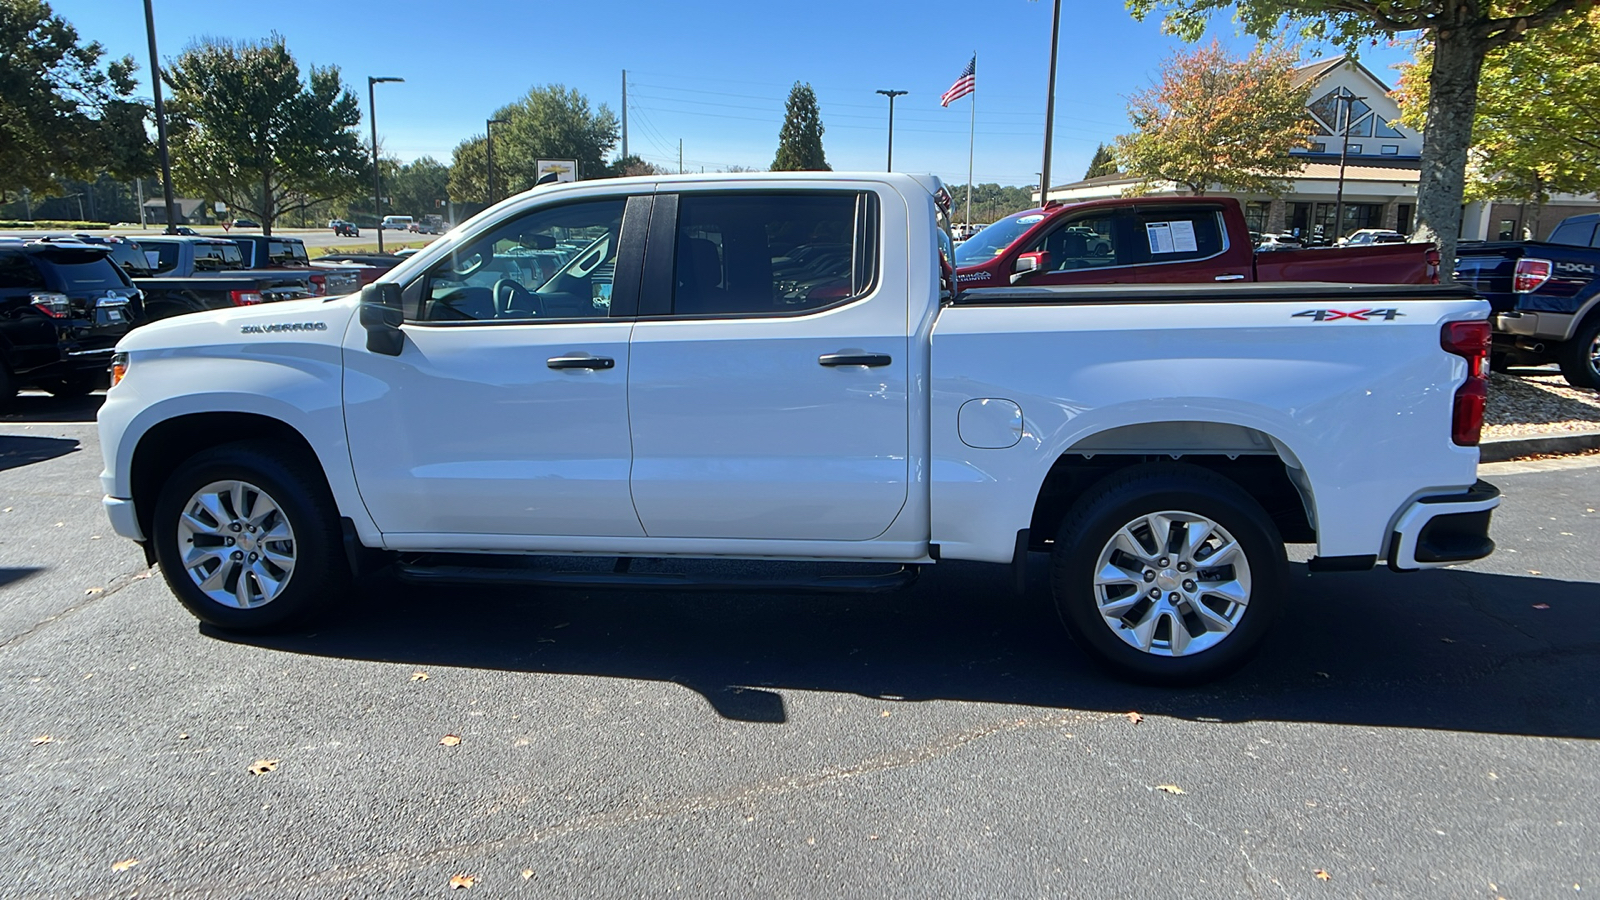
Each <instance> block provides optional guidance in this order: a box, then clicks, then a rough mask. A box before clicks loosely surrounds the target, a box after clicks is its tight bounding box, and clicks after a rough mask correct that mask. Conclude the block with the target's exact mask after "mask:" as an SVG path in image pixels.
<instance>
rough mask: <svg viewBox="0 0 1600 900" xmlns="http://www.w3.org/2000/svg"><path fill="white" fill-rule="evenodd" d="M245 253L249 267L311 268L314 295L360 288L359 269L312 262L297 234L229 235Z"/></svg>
mask: <svg viewBox="0 0 1600 900" xmlns="http://www.w3.org/2000/svg"><path fill="white" fill-rule="evenodd" d="M230 240H232V241H233V242H234V243H235V244H237V245H239V249H240V250H241V251H242V252H243V253H244V266H245V268H247V269H298V270H303V271H309V273H310V275H309V278H310V282H311V294H312V296H314V297H337V296H340V295H342V294H349V293H353V292H355V291H357V290H360V289H361V277H360V273H359V272H357V271H356V270H355V269H354V268H351V267H349V266H340V265H334V264H329V263H325V262H313V261H312V260H311V256H310V254H308V253H307V252H306V242H305V241H303V240H301V239H300V238H297V237H282V236H280V235H273V236H272V237H267V236H265V235H255V234H247V235H236V236H234V237H232V238H230Z"/></svg>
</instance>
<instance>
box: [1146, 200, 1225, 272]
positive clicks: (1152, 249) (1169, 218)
mask: <svg viewBox="0 0 1600 900" xmlns="http://www.w3.org/2000/svg"><path fill="white" fill-rule="evenodd" d="M1132 218H1133V222H1134V227H1133V232H1134V233H1133V235H1132V243H1133V246H1132V247H1131V248H1129V249H1130V250H1131V251H1132V253H1131V254H1130V255H1132V256H1136V257H1142V259H1141V260H1140V261H1141V262H1149V263H1169V262H1188V261H1191V260H1197V259H1207V258H1209V257H1212V256H1216V255H1217V254H1219V253H1221V252H1222V251H1223V250H1224V249H1226V247H1227V243H1226V240H1225V238H1224V235H1225V234H1226V232H1225V231H1224V230H1223V223H1222V210H1221V209H1219V208H1217V207H1215V206H1193V207H1183V206H1160V207H1135V208H1134V210H1133V216H1132Z"/></svg>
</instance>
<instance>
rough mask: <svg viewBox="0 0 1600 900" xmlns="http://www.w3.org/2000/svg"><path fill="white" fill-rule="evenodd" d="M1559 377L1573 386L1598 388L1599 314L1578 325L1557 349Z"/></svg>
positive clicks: (1599, 384)
mask: <svg viewBox="0 0 1600 900" xmlns="http://www.w3.org/2000/svg"><path fill="white" fill-rule="evenodd" d="M1558 357H1559V361H1560V363H1561V377H1562V378H1565V379H1566V380H1567V384H1570V385H1572V386H1573V387H1580V388H1589V389H1590V390H1600V314H1597V315H1591V316H1589V320H1588V321H1586V322H1584V323H1583V324H1582V325H1579V326H1578V333H1577V334H1574V335H1573V336H1572V340H1570V341H1567V342H1565V343H1563V344H1562V345H1561V348H1560V350H1559V351H1558Z"/></svg>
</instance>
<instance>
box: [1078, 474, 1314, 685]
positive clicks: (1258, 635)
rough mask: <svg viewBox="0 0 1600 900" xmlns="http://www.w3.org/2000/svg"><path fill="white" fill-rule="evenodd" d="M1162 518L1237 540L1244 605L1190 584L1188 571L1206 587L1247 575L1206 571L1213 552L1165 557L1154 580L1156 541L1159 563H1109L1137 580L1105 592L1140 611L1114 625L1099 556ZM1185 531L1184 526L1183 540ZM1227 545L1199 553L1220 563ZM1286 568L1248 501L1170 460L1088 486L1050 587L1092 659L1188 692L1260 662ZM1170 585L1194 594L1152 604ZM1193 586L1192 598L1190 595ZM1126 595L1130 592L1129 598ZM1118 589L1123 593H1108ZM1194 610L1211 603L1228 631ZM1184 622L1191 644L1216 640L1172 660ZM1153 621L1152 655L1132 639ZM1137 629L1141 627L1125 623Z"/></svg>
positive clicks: (1272, 531)
mask: <svg viewBox="0 0 1600 900" xmlns="http://www.w3.org/2000/svg"><path fill="white" fill-rule="evenodd" d="M1162 512H1179V513H1184V514H1189V515H1191V516H1193V517H1203V518H1205V519H1209V520H1210V521H1211V522H1212V523H1214V525H1216V526H1219V527H1220V532H1217V533H1220V534H1226V535H1228V536H1230V537H1231V538H1232V540H1233V541H1234V542H1236V543H1237V544H1238V547H1239V550H1238V551H1237V552H1242V553H1243V555H1244V556H1243V558H1244V561H1245V563H1246V565H1247V573H1248V576H1249V582H1250V583H1249V586H1248V590H1247V595H1248V596H1247V597H1246V598H1245V599H1246V601H1247V602H1245V603H1244V604H1239V605H1235V604H1232V603H1230V602H1228V601H1226V599H1225V597H1224V596H1223V595H1221V594H1215V593H1210V592H1208V591H1207V589H1206V584H1207V583H1208V579H1206V578H1199V577H1197V578H1196V579H1195V580H1190V579H1189V578H1187V577H1186V576H1185V575H1184V574H1183V572H1188V573H1191V574H1192V575H1194V576H1202V575H1203V576H1209V583H1218V584H1220V583H1223V582H1226V581H1227V580H1228V579H1230V578H1236V577H1237V576H1238V575H1239V574H1240V573H1239V571H1238V570H1237V569H1234V568H1233V567H1232V566H1231V565H1220V566H1215V567H1211V568H1207V567H1206V566H1205V565H1204V564H1203V563H1204V560H1205V559H1206V558H1207V555H1206V549H1201V550H1199V551H1198V554H1197V555H1196V556H1195V559H1196V560H1198V561H1199V563H1200V564H1199V565H1195V564H1193V563H1180V562H1179V561H1178V560H1179V559H1180V558H1182V554H1181V553H1179V554H1171V553H1170V552H1169V554H1168V555H1167V556H1166V557H1165V558H1166V559H1167V560H1168V562H1169V565H1168V567H1167V568H1164V569H1161V570H1160V573H1159V576H1158V580H1156V581H1150V580H1147V579H1150V578H1151V577H1152V576H1157V573H1156V572H1155V570H1154V567H1155V563H1158V562H1160V561H1161V558H1162V557H1160V556H1159V554H1160V553H1161V552H1162V551H1161V549H1160V548H1159V547H1154V545H1153V544H1152V545H1151V546H1152V547H1154V549H1152V550H1150V551H1149V552H1151V553H1154V554H1157V556H1152V557H1151V562H1150V563H1148V564H1146V563H1142V562H1141V563H1140V564H1138V565H1137V566H1128V565H1127V564H1129V563H1131V562H1132V561H1133V560H1134V559H1135V557H1133V556H1132V555H1131V554H1130V555H1127V556H1113V557H1112V558H1113V559H1114V560H1116V561H1118V562H1120V563H1122V564H1124V566H1125V567H1129V568H1133V569H1136V570H1137V571H1138V574H1139V577H1138V578H1137V579H1136V580H1135V582H1134V583H1131V584H1128V585H1110V586H1107V587H1106V588H1105V590H1106V592H1107V599H1108V602H1116V603H1128V602H1132V603H1134V604H1135V605H1134V606H1132V607H1131V608H1129V609H1128V611H1127V613H1126V615H1125V616H1124V617H1123V618H1122V619H1119V620H1118V624H1117V626H1115V627H1114V626H1112V625H1111V624H1110V623H1109V622H1108V621H1107V619H1106V618H1105V617H1103V616H1102V615H1101V608H1100V604H1099V596H1098V594H1097V588H1096V586H1095V580H1096V573H1097V571H1098V569H1099V567H1100V564H1101V555H1102V553H1105V552H1112V548H1111V541H1112V540H1113V538H1114V537H1116V535H1117V534H1118V532H1119V531H1120V530H1121V529H1123V528H1124V527H1126V526H1132V525H1135V523H1136V520H1140V519H1141V518H1142V517H1146V516H1150V515H1152V514H1156V513H1162ZM1197 524H1198V523H1197ZM1187 527H1188V526H1187V525H1183V526H1181V528H1182V529H1183V531H1184V533H1185V534H1187ZM1149 530H1150V529H1148V527H1146V526H1140V527H1138V528H1135V529H1134V531H1133V532H1131V533H1133V534H1135V535H1144V534H1145V533H1146V532H1147V531H1149ZM1179 531H1180V527H1174V528H1172V530H1171V531H1170V532H1169V534H1171V535H1176V534H1178V533H1179ZM1214 542H1215V543H1214ZM1221 543H1223V542H1222V541H1220V540H1219V539H1216V538H1213V539H1208V540H1206V541H1205V542H1204V543H1202V544H1200V545H1199V546H1200V547H1201V548H1212V555H1213V556H1214V555H1215V553H1216V552H1218V550H1220V547H1218V546H1217V545H1219V544H1221ZM1230 558H1237V557H1232V556H1230ZM1185 565H1186V566H1189V568H1187V569H1183V571H1182V572H1180V571H1179V569H1180V567H1181V566H1185ZM1288 571H1289V567H1288V561H1287V559H1286V557H1285V555H1284V548H1283V540H1282V538H1281V537H1280V536H1279V534H1278V529H1277V527H1276V526H1274V525H1273V524H1272V520H1271V519H1270V518H1268V516H1267V514H1266V512H1265V511H1263V510H1262V508H1261V505H1260V504H1259V503H1257V502H1256V501H1255V500H1254V499H1253V498H1251V496H1250V495H1249V494H1247V493H1245V491H1244V490H1243V489H1242V488H1240V487H1239V486H1238V485H1236V484H1234V483H1233V482H1231V481H1229V480H1228V479H1226V478H1223V477H1222V476H1220V475H1217V474H1215V473H1213V472H1211V471H1209V470H1206V469H1202V468H1200V467H1198V466H1192V465H1186V464H1182V463H1164V462H1163V463H1148V464H1141V465H1137V466H1132V467H1129V468H1127V469H1123V470H1122V471H1120V472H1118V473H1116V474H1115V475H1111V476H1109V477H1107V478H1106V479H1104V480H1103V481H1101V482H1099V483H1098V484H1096V485H1095V486H1094V487H1092V488H1090V489H1089V491H1088V493H1086V494H1085V495H1084V496H1083V497H1082V498H1081V499H1079V500H1078V502H1077V503H1075V504H1074V505H1073V507H1072V508H1071V509H1070V510H1069V511H1068V512H1067V515H1066V517H1065V518H1064V519H1063V521H1062V524H1061V528H1060V531H1059V532H1058V534H1057V536H1056V544H1055V549H1054V551H1053V553H1052V556H1051V560H1050V585H1051V589H1052V593H1053V594H1054V596H1055V602H1056V612H1057V613H1058V614H1059V616H1060V618H1061V622H1062V624H1063V625H1065V626H1066V629H1067V632H1068V633H1069V634H1070V635H1071V636H1072V639H1073V641H1074V642H1075V643H1076V644H1077V645H1078V646H1079V647H1080V648H1082V649H1083V650H1085V651H1086V652H1087V653H1088V654H1089V656H1090V657H1092V658H1093V659H1094V660H1095V662H1097V663H1099V664H1100V665H1101V666H1103V667H1105V668H1106V669H1108V670H1110V671H1111V672H1112V673H1114V674H1116V675H1117V676H1119V677H1122V678H1126V679H1129V680H1133V681H1139V682H1144V683H1147V684H1164V685H1174V686H1184V685H1196V684H1201V683H1204V682H1207V681H1210V680H1213V679H1216V678H1220V677H1222V676H1224V675H1227V674H1230V673H1232V672H1234V671H1235V670H1237V669H1238V668H1239V667H1240V666H1242V665H1244V664H1245V663H1246V662H1248V661H1249V660H1250V658H1251V657H1252V656H1254V655H1255V653H1256V651H1257V650H1259V649H1260V646H1261V643H1262V641H1263V639H1264V638H1265V637H1266V635H1267V632H1268V631H1269V630H1270V629H1271V626H1272V623H1273V621H1274V620H1275V619H1276V618H1277V616H1278V612H1279V609H1280V607H1281V606H1282V602H1283V596H1284V593H1285V591H1286V589H1287V584H1288ZM1147 586H1148V588H1147ZM1167 588H1170V589H1172V590H1173V591H1174V592H1177V591H1183V592H1185V594H1188V596H1185V594H1178V593H1172V594H1166V595H1163V597H1162V599H1158V600H1154V601H1152V600H1150V599H1149V591H1150V590H1156V591H1158V592H1159V591H1160V590H1163V589H1167ZM1191 589H1192V590H1193V593H1192V594H1189V592H1190V591H1191ZM1125 590H1131V591H1132V593H1131V594H1122V593H1121V592H1123V591H1125ZM1113 592H1117V593H1118V596H1111V594H1112V593H1113ZM1173 596H1178V597H1180V598H1181V599H1180V601H1179V604H1178V605H1177V606H1175V607H1168V606H1166V605H1165V604H1166V603H1167V602H1168V601H1167V598H1170V597H1173ZM1134 598H1137V599H1136V600H1135V599H1134ZM1196 603H1203V604H1205V605H1206V607H1207V610H1208V611H1209V614H1210V615H1212V616H1214V617H1216V618H1223V619H1227V618H1230V617H1231V621H1232V628H1231V630H1224V629H1222V628H1220V627H1212V626H1209V625H1208V624H1207V623H1206V621H1205V620H1204V619H1202V618H1201V616H1200V615H1199V614H1198V613H1196V612H1195V611H1194V609H1195V607H1194V605H1193V604H1196ZM1165 608H1172V609H1174V610H1175V611H1176V615H1174V614H1171V613H1162V612H1161V610H1162V609H1165ZM1113 611H1114V610H1113ZM1178 618H1182V619H1183V620H1184V622H1186V623H1187V624H1186V625H1185V631H1184V635H1185V636H1187V637H1189V640H1190V641H1195V642H1201V643H1206V642H1209V646H1203V647H1201V648H1200V649H1198V650H1195V651H1194V652H1189V653H1184V652H1183V651H1185V650H1188V649H1191V648H1192V647H1193V644H1189V642H1188V641H1184V643H1185V644H1188V646H1187V647H1179V648H1178V650H1179V652H1178V653H1173V646H1174V644H1175V641H1174V636H1173V634H1172V631H1173V629H1174V628H1175V627H1177V625H1178V621H1177V619H1178ZM1152 621H1153V622H1154V623H1155V624H1153V625H1150V626H1149V627H1148V630H1147V631H1146V632H1145V635H1147V636H1148V638H1149V649H1140V648H1139V647H1137V646H1135V645H1134V643H1132V642H1130V641H1138V640H1139V639H1140V638H1139V627H1135V625H1138V626H1140V627H1143V626H1144V625H1145V623H1150V622H1152ZM1130 622H1133V623H1134V625H1130V624H1128V623H1130ZM1163 627H1165V629H1166V633H1167V635H1168V636H1167V638H1166V639H1165V643H1166V644H1167V646H1166V647H1165V648H1163V647H1161V646H1160V644H1161V643H1162V639H1161V634H1162V628H1163ZM1196 629H1199V630H1198V632H1197V631H1196ZM1196 634H1198V636H1196ZM1219 635H1220V636H1219ZM1125 638H1126V639H1125Z"/></svg>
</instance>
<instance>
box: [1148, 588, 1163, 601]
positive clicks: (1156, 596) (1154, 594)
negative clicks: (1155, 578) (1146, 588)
mask: <svg viewBox="0 0 1600 900" xmlns="http://www.w3.org/2000/svg"><path fill="white" fill-rule="evenodd" d="M1150 599H1151V600H1160V599H1161V589H1160V588H1151V589H1150Z"/></svg>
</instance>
